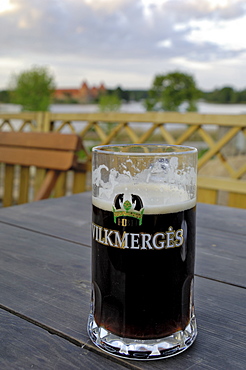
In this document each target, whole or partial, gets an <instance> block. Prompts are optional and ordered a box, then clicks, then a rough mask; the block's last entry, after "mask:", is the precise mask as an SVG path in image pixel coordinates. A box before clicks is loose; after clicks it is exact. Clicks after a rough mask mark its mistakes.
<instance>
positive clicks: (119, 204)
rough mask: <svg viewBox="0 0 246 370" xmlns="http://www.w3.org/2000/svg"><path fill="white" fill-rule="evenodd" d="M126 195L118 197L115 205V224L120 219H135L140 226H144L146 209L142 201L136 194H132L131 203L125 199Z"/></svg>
mask: <svg viewBox="0 0 246 370" xmlns="http://www.w3.org/2000/svg"><path fill="white" fill-rule="evenodd" d="M124 198H125V197H124V194H118V195H116V197H115V199H114V205H113V207H112V208H113V214H114V223H116V219H117V218H118V217H133V218H135V219H137V220H138V222H139V226H141V225H142V220H143V214H144V208H143V202H142V199H141V198H140V197H139V196H138V195H135V194H131V202H130V200H128V199H126V200H125V199H124Z"/></svg>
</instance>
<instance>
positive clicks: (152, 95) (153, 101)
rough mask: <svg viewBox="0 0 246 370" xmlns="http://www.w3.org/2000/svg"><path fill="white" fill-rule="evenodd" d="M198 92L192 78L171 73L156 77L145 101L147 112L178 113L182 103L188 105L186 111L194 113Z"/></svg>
mask: <svg viewBox="0 0 246 370" xmlns="http://www.w3.org/2000/svg"><path fill="white" fill-rule="evenodd" d="M199 97H200V92H199V90H198V89H197V87H196V83H195V81H194V79H193V77H192V76H190V75H188V74H185V73H180V72H172V73H168V74H167V75H157V76H156V77H155V79H154V82H153V85H152V88H151V89H150V90H149V94H148V98H147V99H146V101H145V107H146V109H147V110H165V111H176V112H177V111H179V109H180V106H181V104H182V103H185V102H186V103H188V107H187V111H190V112H191V111H196V110H197V108H196V102H197V100H198V99H199Z"/></svg>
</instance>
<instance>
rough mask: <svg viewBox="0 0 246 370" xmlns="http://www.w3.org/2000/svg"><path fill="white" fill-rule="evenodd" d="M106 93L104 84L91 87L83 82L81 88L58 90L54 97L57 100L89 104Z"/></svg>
mask: <svg viewBox="0 0 246 370" xmlns="http://www.w3.org/2000/svg"><path fill="white" fill-rule="evenodd" d="M106 91H107V90H106V88H105V86H104V84H103V83H101V84H100V85H99V86H92V87H89V86H88V84H87V83H86V81H83V82H82V84H81V86H80V88H78V89H74V88H73V89H57V90H55V92H54V95H53V96H54V99H56V100H65V101H66V100H76V101H78V102H79V103H89V102H90V101H93V100H95V99H97V98H98V97H99V96H100V95H101V94H105V93H106Z"/></svg>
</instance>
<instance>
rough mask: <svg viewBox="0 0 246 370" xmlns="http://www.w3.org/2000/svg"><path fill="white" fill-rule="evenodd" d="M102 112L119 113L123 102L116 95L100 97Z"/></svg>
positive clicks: (99, 103)
mask: <svg viewBox="0 0 246 370" xmlns="http://www.w3.org/2000/svg"><path fill="white" fill-rule="evenodd" d="M98 106H99V110H100V112H111V111H118V110H119V109H120V107H121V100H120V98H119V97H118V96H117V95H116V94H106V95H102V96H100V99H99V102H98Z"/></svg>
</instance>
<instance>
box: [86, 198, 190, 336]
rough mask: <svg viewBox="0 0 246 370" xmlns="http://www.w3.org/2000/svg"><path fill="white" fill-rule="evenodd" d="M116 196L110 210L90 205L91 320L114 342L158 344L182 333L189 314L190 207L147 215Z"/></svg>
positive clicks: (138, 203) (138, 204) (138, 205)
mask: <svg viewBox="0 0 246 370" xmlns="http://www.w3.org/2000/svg"><path fill="white" fill-rule="evenodd" d="M122 195H123V194H118V195H117V197H116V198H115V199H114V205H113V207H112V210H109V208H108V207H107V209H106V208H105V209H103V207H101V206H100V204H98V203H96V205H95V203H94V205H93V219H92V222H93V224H92V266H93V267H92V282H93V295H94V296H93V310H94V312H93V313H94V319H95V321H96V324H97V325H98V326H100V327H103V328H105V329H106V330H108V331H110V332H111V333H113V334H115V335H117V336H120V337H125V338H133V339H155V338H163V337H165V336H168V335H171V334H173V333H175V332H177V331H179V330H184V329H185V327H186V326H187V325H188V324H189V321H190V318H191V313H192V310H193V297H192V296H193V274H194V254H195V203H194V202H187V203H185V202H184V203H183V204H182V202H181V204H180V205H178V206H177V205H175V206H174V207H173V209H172V207H171V206H170V207H169V208H168V212H167V213H166V209H165V208H163V209H164V212H165V213H164V212H160V209H161V207H159V208H158V213H156V209H155V208H154V207H153V209H154V212H152V213H151V208H149V209H148V212H145V211H141V207H142V209H144V204H141V199H140V198H139V197H135V198H134V197H132V198H131V200H130V202H129V203H127V202H126V201H125V202H123V198H122ZM132 204H134V212H131V206H132ZM123 205H124V209H123ZM119 208H120V209H119ZM141 212H142V213H141Z"/></svg>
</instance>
